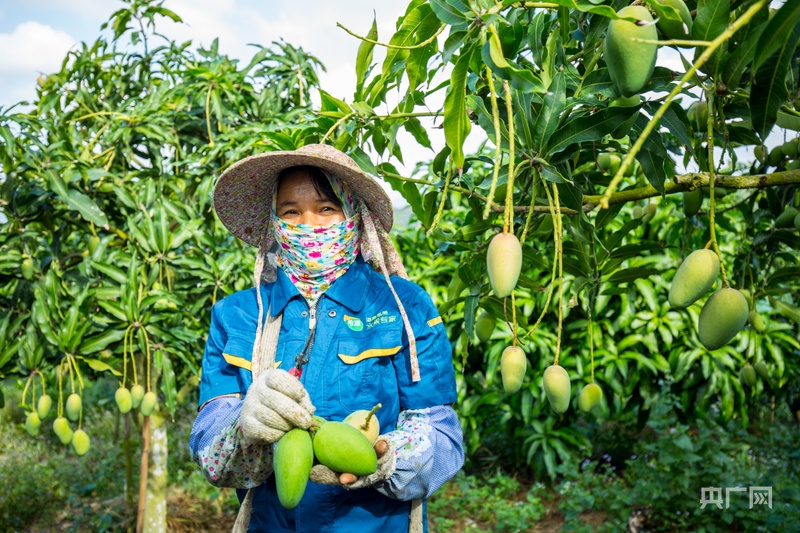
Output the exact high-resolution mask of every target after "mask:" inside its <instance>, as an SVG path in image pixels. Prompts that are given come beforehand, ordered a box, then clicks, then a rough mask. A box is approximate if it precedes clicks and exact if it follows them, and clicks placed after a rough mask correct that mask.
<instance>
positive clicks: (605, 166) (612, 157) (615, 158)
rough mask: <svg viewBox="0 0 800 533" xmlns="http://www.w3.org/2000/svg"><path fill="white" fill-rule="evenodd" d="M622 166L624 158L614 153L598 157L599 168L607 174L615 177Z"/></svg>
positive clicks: (602, 154) (601, 154) (603, 153)
mask: <svg viewBox="0 0 800 533" xmlns="http://www.w3.org/2000/svg"><path fill="white" fill-rule="evenodd" d="M621 164H622V158H621V157H620V156H619V155H618V154H615V153H613V152H602V153H600V154H598V156H597V166H598V167H600V170H602V171H603V172H605V173H606V174H610V175H612V176H613V175H614V174H616V173H617V171H618V170H619V166H620V165H621Z"/></svg>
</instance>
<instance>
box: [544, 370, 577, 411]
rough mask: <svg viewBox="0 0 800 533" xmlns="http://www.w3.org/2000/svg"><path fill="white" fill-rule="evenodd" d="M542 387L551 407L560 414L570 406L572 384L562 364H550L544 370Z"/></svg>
mask: <svg viewBox="0 0 800 533" xmlns="http://www.w3.org/2000/svg"><path fill="white" fill-rule="evenodd" d="M542 387H543V388H544V394H545V396H547V400H548V401H549V402H550V407H552V408H553V411H555V412H556V413H558V414H561V413H563V412H564V411H566V410H567V408H568V407H569V398H570V393H571V384H570V381H569V374H567V371H566V370H564V367H563V366H561V365H550V366H548V367H547V368H546V369H545V370H544V376H542Z"/></svg>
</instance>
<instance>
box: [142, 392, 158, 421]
mask: <svg viewBox="0 0 800 533" xmlns="http://www.w3.org/2000/svg"><path fill="white" fill-rule="evenodd" d="M157 404H158V396H156V393H155V392H153V391H150V392H148V393H146V394H145V395H144V397H143V398H142V405H141V406H140V408H139V409H140V410H141V412H142V416H150V413H152V412H153V410H154V409H155V408H156V405H157Z"/></svg>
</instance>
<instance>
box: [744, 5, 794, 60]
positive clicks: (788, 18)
mask: <svg viewBox="0 0 800 533" xmlns="http://www.w3.org/2000/svg"><path fill="white" fill-rule="evenodd" d="M798 24H800V2H784V4H783V5H782V6H781V7H780V8H779V9H778V11H777V12H775V13H773V14H772V15H771V16H770V19H769V21H767V22H766V27H765V28H764V31H763V32H761V36H760V38H759V40H758V45H757V46H756V48H755V50H756V52H755V56H754V59H753V70H756V71H758V69H759V68H760V67H761V66H762V65H763V64H764V63H765V62H766V61H767V59H769V58H770V57H772V56H773V55H775V54H777V53H780V50H781V49H782V48H786V47H785V43H787V42H790V41H791V39H793V35H794V34H795V33H797V25H798ZM791 50H792V52H793V51H794V47H791Z"/></svg>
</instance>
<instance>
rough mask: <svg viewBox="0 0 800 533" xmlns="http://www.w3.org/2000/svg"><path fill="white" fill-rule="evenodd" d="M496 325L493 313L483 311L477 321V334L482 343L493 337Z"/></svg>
mask: <svg viewBox="0 0 800 533" xmlns="http://www.w3.org/2000/svg"><path fill="white" fill-rule="evenodd" d="M496 324H497V320H496V319H495V318H494V315H492V314H491V313H488V312H486V311H483V312H482V313H481V314H479V315H478V319H477V320H475V334H476V335H477V336H478V340H479V341H481V342H486V341H488V340H489V339H490V338H491V337H492V333H493V332H494V327H495V325H496Z"/></svg>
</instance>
